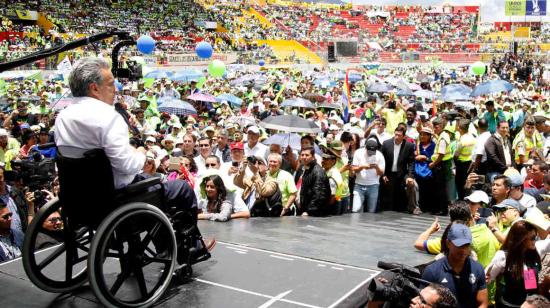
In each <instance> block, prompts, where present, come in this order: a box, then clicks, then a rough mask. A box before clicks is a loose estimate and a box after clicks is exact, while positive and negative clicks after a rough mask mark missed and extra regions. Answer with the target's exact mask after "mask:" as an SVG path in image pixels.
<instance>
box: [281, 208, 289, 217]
mask: <svg viewBox="0 0 550 308" xmlns="http://www.w3.org/2000/svg"><path fill="white" fill-rule="evenodd" d="M286 213H288V208H287V207H283V209H282V210H281V217H283V216H285V215H286Z"/></svg>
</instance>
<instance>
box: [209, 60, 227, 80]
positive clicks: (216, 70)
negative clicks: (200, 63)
mask: <svg viewBox="0 0 550 308" xmlns="http://www.w3.org/2000/svg"><path fill="white" fill-rule="evenodd" d="M224 73H225V64H224V63H223V62H222V61H220V60H214V61H212V62H210V64H208V74H210V75H211V76H213V77H221V76H223V74H224Z"/></svg>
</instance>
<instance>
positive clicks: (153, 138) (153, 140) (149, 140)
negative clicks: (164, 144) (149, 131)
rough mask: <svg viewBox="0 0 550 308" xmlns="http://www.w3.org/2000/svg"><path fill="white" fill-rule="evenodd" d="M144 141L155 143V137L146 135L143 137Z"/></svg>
mask: <svg viewBox="0 0 550 308" xmlns="http://www.w3.org/2000/svg"><path fill="white" fill-rule="evenodd" d="M145 142H153V143H155V142H157V140H156V139H155V137H152V136H149V137H147V139H145Z"/></svg>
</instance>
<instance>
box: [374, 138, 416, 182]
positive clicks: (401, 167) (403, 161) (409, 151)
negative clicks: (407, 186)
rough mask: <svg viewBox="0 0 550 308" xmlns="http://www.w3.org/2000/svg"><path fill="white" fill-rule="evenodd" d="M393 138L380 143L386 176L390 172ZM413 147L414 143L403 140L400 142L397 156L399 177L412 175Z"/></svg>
mask: <svg viewBox="0 0 550 308" xmlns="http://www.w3.org/2000/svg"><path fill="white" fill-rule="evenodd" d="M394 139H395V138H391V139H389V140H386V141H384V143H383V144H382V149H381V152H382V155H384V160H385V162H386V170H384V175H386V176H388V175H389V174H390V173H391V172H392V171H391V167H392V165H393V147H394ZM414 149H415V146H414V144H412V143H410V142H408V141H405V140H404V141H403V143H402V144H401V149H400V150H399V156H398V158H397V176H398V177H399V178H405V177H411V178H412V177H414Z"/></svg>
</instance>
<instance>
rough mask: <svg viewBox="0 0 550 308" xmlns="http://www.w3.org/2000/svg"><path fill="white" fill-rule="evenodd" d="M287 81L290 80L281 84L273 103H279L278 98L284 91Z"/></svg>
mask: <svg viewBox="0 0 550 308" xmlns="http://www.w3.org/2000/svg"><path fill="white" fill-rule="evenodd" d="M289 81H290V79H288V80H287V81H286V82H285V83H284V84H283V86H282V87H281V89H280V90H279V93H277V96H275V99H274V100H273V101H274V102H277V103H279V97H281V95H282V94H283V92H284V90H285V89H286V85H287V84H288V82H289Z"/></svg>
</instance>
